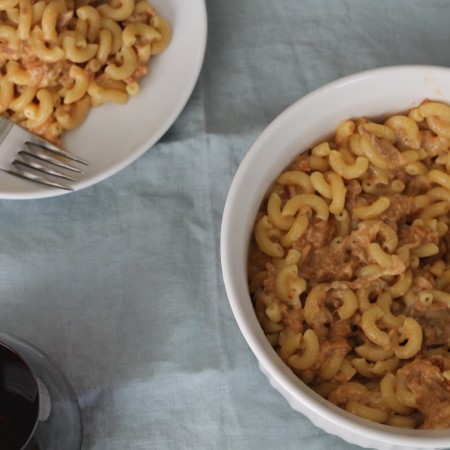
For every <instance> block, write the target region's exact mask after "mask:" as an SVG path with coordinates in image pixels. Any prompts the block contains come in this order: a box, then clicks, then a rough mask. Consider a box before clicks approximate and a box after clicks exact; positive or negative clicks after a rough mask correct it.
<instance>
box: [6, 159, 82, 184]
mask: <svg viewBox="0 0 450 450" xmlns="http://www.w3.org/2000/svg"><path fill="white" fill-rule="evenodd" d="M12 164H13V165H14V166H15V167H17V166H24V167H28V168H30V169H33V170H36V171H38V172H41V173H45V174H47V175H53V176H54V177H58V178H62V179H64V180H68V181H73V182H75V183H78V180H77V179H76V178H73V177H70V176H69V175H66V174H65V173H62V172H58V171H57V170H53V169H50V168H49V167H46V166H43V165H42V164H38V163H35V162H33V161H21V160H20V159H16V160H14V161H13V162H12ZM17 168H18V169H20V167H17Z"/></svg>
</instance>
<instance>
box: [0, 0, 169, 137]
mask: <svg viewBox="0 0 450 450" xmlns="http://www.w3.org/2000/svg"><path fill="white" fill-rule="evenodd" d="M99 3H101V4H100V5H99ZM170 37H171V30H170V26H169V24H168V23H167V22H166V20H165V19H163V18H162V17H161V16H159V15H158V13H157V11H156V10H155V8H154V7H153V6H151V5H150V4H149V3H148V2H147V0H108V1H105V2H96V1H91V0H67V1H64V0H40V1H37V2H35V1H31V0H20V1H3V2H0V43H1V45H0V63H1V67H2V69H1V72H0V113H1V114H3V115H4V116H5V117H8V118H10V119H11V120H13V121H15V122H16V123H18V124H19V125H22V126H24V127H26V128H28V129H29V130H30V131H32V132H34V133H35V134H37V135H39V136H41V137H43V138H44V139H46V140H48V141H50V142H53V143H55V144H59V143H60V140H61V135H62V133H63V132H64V131H65V130H69V129H73V128H75V127H77V126H79V125H81V123H82V122H83V121H84V119H85V118H86V116H87V114H88V111H89V109H90V107H91V106H97V105H100V104H102V103H105V102H116V103H119V104H124V103H126V102H127V101H128V98H129V96H130V95H137V94H138V93H139V85H138V81H139V80H140V78H141V77H142V76H144V75H145V74H147V72H148V69H147V63H148V61H149V59H150V58H151V57H152V56H153V55H157V54H159V53H161V52H162V51H163V50H164V49H165V48H166V47H167V45H168V44H169V41H170Z"/></svg>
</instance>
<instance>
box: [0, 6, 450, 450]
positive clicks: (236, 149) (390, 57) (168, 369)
mask: <svg viewBox="0 0 450 450" xmlns="http://www.w3.org/2000/svg"><path fill="white" fill-rule="evenodd" d="M186 1H189V0H186ZM207 9H208V19H209V41H208V45H207V50H206V58H205V63H204V67H203V70H202V73H201V75H200V79H199V81H198V84H197V86H196V89H195V91H194V93H193V95H192V97H191V99H190V101H189V103H188V105H187V106H186V108H185V109H184V111H183V113H182V114H181V116H180V117H179V118H178V120H177V121H176V123H175V124H174V125H173V126H172V127H171V129H170V130H169V131H168V132H167V133H166V135H165V136H164V137H163V138H162V139H161V141H160V142H159V143H158V144H156V145H155V146H154V147H153V148H152V149H151V150H150V151H149V152H147V153H146V154H145V155H144V156H143V157H141V158H140V159H139V160H138V161H137V162H135V163H134V164H132V165H131V166H129V167H128V168H126V169H125V170H123V171H122V172H121V173H119V174H117V175H115V176H113V177H111V178H110V179H108V180H106V181H103V182H101V183H100V184H98V185H96V186H93V187H91V188H87V189H85V190H82V191H80V192H76V193H74V194H70V195H65V196H61V197H56V198H51V199H45V200H38V201H0V215H1V223H0V308H1V313H0V330H2V331H5V332H9V333H12V334H15V335H19V336H21V337H22V338H24V339H27V340H29V341H31V342H32V343H34V344H35V345H37V346H38V347H40V348H41V349H42V350H44V351H45V352H46V353H47V354H48V355H49V356H50V357H51V358H52V359H53V361H54V362H55V363H56V364H57V365H58V366H59V367H60V368H61V369H62V370H63V371H64V372H65V374H66V375H67V377H68V378H69V379H70V381H71V383H72V384H73V386H74V388H75V390H76V392H77V394H78V397H79V399H80V404H81V407H82V413H83V420H84V427H85V434H84V445H83V450H103V449H104V450H122V449H130V450H131V449H132V450H137V449H258V450H261V449H278V448H280V449H281V448H283V449H299V448H301V449H307V450H312V449H324V448H334V449H336V450H338V449H350V448H355V447H352V446H350V445H348V444H346V443H345V442H343V441H341V440H340V439H338V438H335V437H331V436H328V435H326V434H325V433H324V432H322V431H320V430H319V429H317V428H315V427H314V426H312V425H311V424H310V422H309V421H308V420H307V419H305V418H304V417H303V416H302V415H301V414H299V413H297V412H295V411H293V410H291V408H290V407H289V405H288V404H287V403H286V401H285V400H284V399H283V398H282V397H281V396H280V395H279V394H278V393H277V392H276V391H275V390H274V389H272V388H271V386H270V385H269V383H268V381H267V380H266V378H265V377H264V376H263V375H262V374H261V372H260V371H259V368H258V365H257V362H256V359H255V357H254V356H253V354H252V353H251V351H250V350H249V348H248V346H247V344H246V342H245V341H244V339H243V337H242V336H241V334H240V332H239V330H238V327H237V325H236V323H235V321H234V318H233V316H232V313H231V310H230V307H229V305H228V300H227V297H226V294H225V290H224V287H223V283H222V275H221V268H220V258H219V232H220V222H221V216H222V210H223V206H224V202H225V198H226V195H227V191H228V188H229V186H230V183H231V180H232V177H233V175H234V173H235V171H236V169H237V167H238V165H239V162H240V161H241V159H242V157H243V156H244V154H245V152H246V151H247V149H248V148H249V146H250V145H251V144H252V143H253V141H254V140H255V138H256V137H257V136H258V135H259V134H260V133H261V131H262V130H263V129H264V128H265V127H266V126H267V125H268V124H269V123H270V122H271V121H272V119H273V118H275V117H276V116H277V115H278V114H279V113H280V112H281V111H282V110H284V109H285V108H286V107H287V106H289V105H290V104H291V103H293V102H294V101H296V100H297V99H298V98H299V97H301V96H303V95H304V94H306V93H307V92H309V91H311V90H313V89H315V88H317V87H319V86H321V85H323V84H325V83H327V82H329V81H331V80H334V79H336V78H338V77H341V76H343V75H347V74H350V73H353V72H357V71H360V70H365V69H370V68H374V67H379V66H386V65H396V64H411V63H414V64H433V65H443V66H446V65H448V64H449V63H450V51H449V43H450V25H449V24H450V2H448V1H446V0H434V1H423V0H421V1H419V0H395V1H392V0H378V1H368V0H340V1H331V0H276V1H273V0H228V1H223V0H207ZM324 107H326V105H324ZM255 176H257V174H255ZM61 450H64V449H61Z"/></svg>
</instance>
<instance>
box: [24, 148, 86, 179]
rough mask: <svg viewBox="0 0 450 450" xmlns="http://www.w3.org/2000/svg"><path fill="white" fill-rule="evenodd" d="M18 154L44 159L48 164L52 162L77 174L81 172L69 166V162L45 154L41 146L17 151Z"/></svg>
mask: <svg viewBox="0 0 450 450" xmlns="http://www.w3.org/2000/svg"><path fill="white" fill-rule="evenodd" d="M19 155H20V156H22V157H23V158H27V157H31V158H37V159H40V160H41V161H45V162H47V163H49V164H53V165H54V166H58V167H61V169H66V170H70V171H72V172H76V173H79V174H82V173H83V171H82V170H80V169H78V168H77V167H74V166H71V165H70V164H66V163H65V162H62V161H60V160H59V159H56V158H54V157H53V156H50V155H48V154H47V152H46V150H44V149H43V148H40V149H39V150H38V149H32V150H21V151H20V152H19Z"/></svg>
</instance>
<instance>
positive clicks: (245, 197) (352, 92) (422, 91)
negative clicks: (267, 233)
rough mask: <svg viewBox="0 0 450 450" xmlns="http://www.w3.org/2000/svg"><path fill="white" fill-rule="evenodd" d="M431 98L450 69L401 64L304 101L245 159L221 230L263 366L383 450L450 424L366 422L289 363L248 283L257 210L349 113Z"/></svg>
mask: <svg viewBox="0 0 450 450" xmlns="http://www.w3.org/2000/svg"><path fill="white" fill-rule="evenodd" d="M425 98H429V99H434V100H442V101H445V102H448V103H450V69H447V68H441V67H430V66H397V67H387V68H380V69H375V70H370V71H367V72H362V73H357V74H355V75H351V76H348V77H345V78H342V79H340V80H337V81H335V82H332V83H330V84H328V85H326V86H324V87H322V88H320V89H317V90H316V91H314V92H312V93H310V94H308V95H306V96H305V97H303V98H301V99H300V100H298V101H297V102H296V103H294V104H293V105H292V106H290V107H289V108H288V109H286V110H285V111H284V112H283V113H282V114H280V115H279V116H278V117H277V118H276V119H275V120H274V121H273V122H272V123H271V124H270V125H269V126H268V127H267V128H266V129H265V130H264V132H263V133H262V134H261V136H260V137H259V138H258V139H257V140H256V142H255V143H254V144H253V146H252V147H251V148H250V150H249V151H248V153H247V155H246V156H245V158H244V159H243V161H242V163H241V165H240V167H239V169H238V171H237V172H236V175H235V177H234V180H233V182H232V185H231V187H230V191H229V194H228V198H227V201H226V204H225V209H224V213H223V220H222V230H221V259H222V271H223V278H224V282H225V287H226V291H227V295H228V298H229V301H230V305H231V308H232V310H233V313H234V316H235V318H236V321H237V323H238V325H239V327H240V329H241V332H242V334H243V335H244V337H245V339H246V340H247V343H248V345H249V346H250V348H251V349H252V351H253V352H254V354H255V356H256V358H257V359H258V361H259V365H260V368H261V370H262V371H263V372H264V373H265V374H266V375H267V377H268V379H269V381H270V383H271V384H272V386H273V387H275V389H277V390H278V391H279V392H280V393H281V394H282V395H283V396H284V397H285V398H286V400H287V401H288V402H289V404H290V405H291V406H292V408H294V409H295V410H297V411H299V412H301V413H302V414H304V415H305V416H306V417H308V418H309V419H310V420H311V421H312V422H313V423H314V424H315V425H316V426H318V427H320V428H322V429H323V430H325V431H326V432H328V433H331V434H334V435H337V436H339V437H341V438H342V439H344V440H346V441H348V442H350V443H353V444H357V445H360V446H361V447H366V448H367V447H372V448H377V449H381V450H387V449H409V450H413V449H425V448H426V449H431V448H446V447H448V446H449V445H450V429H449V430H442V431H424V430H404V429H401V428H395V427H391V426H387V425H379V424H375V423H371V422H369V421H366V420H363V419H360V418H358V417H356V416H354V415H352V414H350V413H347V412H346V411H344V410H342V409H340V408H338V407H336V406H335V405H333V404H331V403H330V402H328V401H326V400H324V399H323V398H321V397H320V396H319V395H317V394H316V393H315V392H313V391H312V390H311V389H310V388H308V386H306V385H305V384H304V383H303V382H302V381H300V380H299V379H298V378H297V377H296V376H295V375H294V374H293V373H292V372H291V370H290V369H289V368H288V367H287V366H286V365H285V364H284V363H283V362H282V361H281V359H280V358H279V357H278V355H277V354H276V353H275V351H274V350H273V349H272V347H271V346H270V344H269V342H268V341H267V339H266V336H265V335H264V332H263V330H262V329H261V327H260V325H259V323H258V321H257V319H256V316H255V313H254V310H253V306H252V302H251V299H250V295H249V292H248V287H247V278H246V260H247V249H248V244H249V239H250V235H251V230H252V227H253V223H254V220H255V216H256V212H257V210H258V207H259V204H260V202H261V200H262V198H263V195H264V193H265V192H266V190H267V189H268V188H269V185H270V184H271V183H272V182H273V180H274V179H275V178H276V177H277V176H278V175H279V173H280V172H281V171H282V170H283V169H284V168H285V167H286V166H287V165H288V164H289V163H290V162H291V161H292V160H293V159H294V158H295V156H296V155H297V154H298V153H300V152H301V151H303V150H306V149H308V147H309V146H311V145H312V144H313V143H316V142H317V141H318V140H319V139H321V138H325V137H327V136H329V135H330V134H331V133H332V132H333V131H334V130H335V128H336V126H337V124H338V123H339V122H340V121H341V120H343V119H346V118H349V117H361V116H366V117H377V116H380V115H388V114H393V113H398V112H399V111H406V110H408V109H409V108H411V107H413V106H414V105H417V104H418V103H420V102H421V101H422V100H423V99H425Z"/></svg>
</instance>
